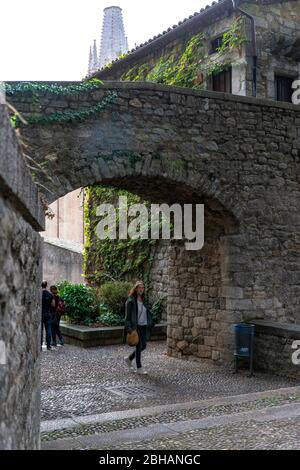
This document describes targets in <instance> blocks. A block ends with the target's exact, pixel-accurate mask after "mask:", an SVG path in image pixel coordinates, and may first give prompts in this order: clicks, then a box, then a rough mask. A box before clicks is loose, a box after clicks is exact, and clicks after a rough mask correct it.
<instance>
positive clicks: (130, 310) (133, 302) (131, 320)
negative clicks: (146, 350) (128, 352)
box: [123, 296, 154, 343]
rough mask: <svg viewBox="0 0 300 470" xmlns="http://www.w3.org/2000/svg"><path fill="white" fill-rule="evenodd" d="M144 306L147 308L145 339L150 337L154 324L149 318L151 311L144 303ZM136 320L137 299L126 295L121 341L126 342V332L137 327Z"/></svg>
mask: <svg viewBox="0 0 300 470" xmlns="http://www.w3.org/2000/svg"><path fill="white" fill-rule="evenodd" d="M144 306H145V307H146V310H147V340H149V339H150V335H151V330H152V328H153V326H154V324H153V322H152V318H151V312H150V309H149V307H148V305H147V304H146V303H144ZM137 322H138V305H137V299H136V298H135V297H133V296H130V297H128V299H127V301H126V304H125V328H124V334H123V341H124V343H125V342H126V335H127V333H129V332H131V331H132V330H136V329H137Z"/></svg>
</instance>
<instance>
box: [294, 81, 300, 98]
mask: <svg viewBox="0 0 300 470" xmlns="http://www.w3.org/2000/svg"><path fill="white" fill-rule="evenodd" d="M292 88H293V90H295V91H294V92H293V94H292V103H293V104H300V80H294V81H293V83H292Z"/></svg>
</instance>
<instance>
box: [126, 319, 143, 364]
mask: <svg viewBox="0 0 300 470" xmlns="http://www.w3.org/2000/svg"><path fill="white" fill-rule="evenodd" d="M137 331H138V334H139V338H140V340H139V342H138V344H137V346H136V349H135V351H134V352H133V353H132V354H130V356H129V359H130V360H131V361H133V359H134V358H135V359H136V367H137V368H138V369H140V368H141V367H142V363H141V356H142V351H145V349H146V347H147V325H143V326H140V325H138V327H137Z"/></svg>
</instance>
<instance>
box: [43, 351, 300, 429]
mask: <svg viewBox="0 0 300 470" xmlns="http://www.w3.org/2000/svg"><path fill="white" fill-rule="evenodd" d="M129 351H130V348H128V347H126V346H106V347H102V348H92V349H81V348H78V347H75V346H64V347H62V348H59V349H57V350H56V351H44V352H43V355H42V419H43V420H45V419H47V420H48V419H55V418H67V417H71V416H80V415H88V414H95V413H104V412H110V411H116V410H125V409H132V408H141V407H145V406H151V405H158V404H166V403H176V402H187V401H191V400H201V399H205V398H212V397H217V396H228V395H238V394H242V393H250V392H256V391H264V390H272V389H276V388H282V387H289V386H293V385H297V382H296V381H293V380H289V379H285V378H280V377H275V376H269V375H267V374H263V373H256V374H255V377H254V378H249V377H247V374H245V373H244V372H243V373H241V374H237V375H235V374H232V371H230V370H225V369H221V368H218V367H216V366H211V365H207V364H204V363H200V362H192V361H185V360H181V359H174V358H170V357H168V356H166V355H165V354H164V351H165V343H164V342H153V343H149V344H148V349H147V351H146V352H145V353H144V361H143V365H144V366H145V368H146V369H147V370H148V372H149V375H148V376H137V375H136V374H134V373H132V372H131V371H130V370H128V369H126V366H125V365H124V361H123V357H124V355H125V353H126V352H127V353H128V352H129ZM114 387H125V392H126V388H127V389H128V388H129V387H133V388H131V389H128V393H129V396H122V394H120V393H119V394H117V393H116V392H118V389H115V388H114ZM135 387H144V388H141V389H140V390H139V389H138V388H137V389H136V390H135ZM123 391H124V389H123ZM121 392H122V389H121Z"/></svg>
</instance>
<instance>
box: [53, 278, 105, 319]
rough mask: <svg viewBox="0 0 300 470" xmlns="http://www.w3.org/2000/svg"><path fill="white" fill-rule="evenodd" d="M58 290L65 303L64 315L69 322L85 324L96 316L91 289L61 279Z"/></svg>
mask: <svg viewBox="0 0 300 470" xmlns="http://www.w3.org/2000/svg"><path fill="white" fill-rule="evenodd" d="M57 287H58V291H59V295H60V297H62V298H63V299H64V301H65V303H66V315H67V317H68V321H69V322H70V323H79V324H83V325H87V324H89V323H91V322H93V321H94V320H95V319H96V317H97V303H96V298H95V293H94V291H93V289H91V288H90V287H87V286H85V285H83V284H71V283H70V282H67V281H63V282H60V283H59V284H58V286H57Z"/></svg>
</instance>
